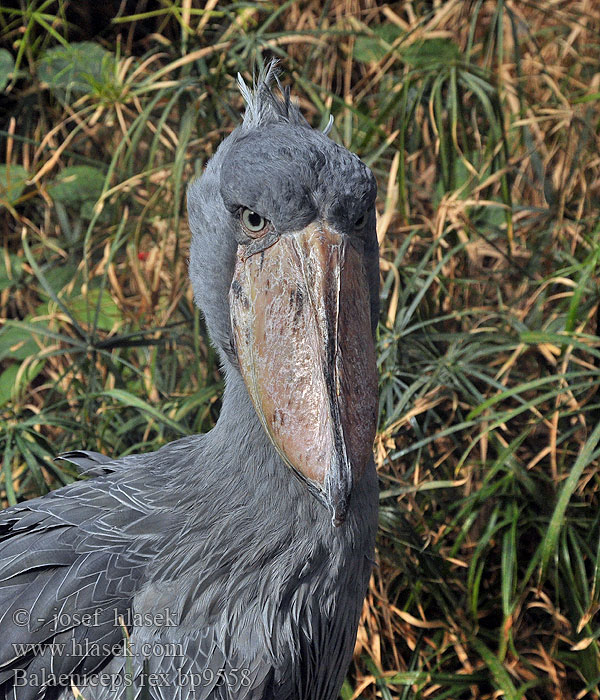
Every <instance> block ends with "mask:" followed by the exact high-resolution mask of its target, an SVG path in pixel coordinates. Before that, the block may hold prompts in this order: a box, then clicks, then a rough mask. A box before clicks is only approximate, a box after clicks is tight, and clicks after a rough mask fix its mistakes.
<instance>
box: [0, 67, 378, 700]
mask: <svg viewBox="0 0 600 700" xmlns="http://www.w3.org/2000/svg"><path fill="white" fill-rule="evenodd" d="M273 73H274V71H273V69H272V68H271V69H269V70H268V71H266V73H265V74H263V75H262V76H261V77H260V78H259V81H258V83H257V84H256V85H255V86H254V88H253V90H252V91H251V90H250V89H249V88H248V87H246V86H245V84H244V83H243V82H242V81H241V80H240V85H241V90H242V93H243V95H244V98H245V100H246V103H247V104H246V111H245V116H244V120H243V123H242V124H241V125H240V126H239V127H238V128H236V129H235V130H234V131H233V132H232V134H231V135H230V136H228V137H227V138H226V139H225V140H224V141H223V143H222V144H221V146H220V147H219V149H218V150H217V152H216V154H215V155H214V157H213V158H212V160H210V162H209V163H208V165H207V167H206V170H205V172H204V174H203V175H202V177H201V178H200V179H199V180H197V181H196V182H193V183H192V184H191V186H190V187H189V191H188V209H189V222H190V227H191V230H192V234H193V235H192V243H191V255H190V277H191V282H192V285H193V288H194V293H195V299H196V301H197V303H198V305H199V306H200V308H201V310H202V312H203V313H204V316H205V319H206V324H207V327H208V330H209V332H210V335H211V338H212V341H213V343H214V345H215V347H216V349H217V351H218V354H219V357H220V360H221V363H222V368H223V371H224V374H225V378H226V388H225V393H224V397H223V406H222V410H221V414H220V417H219V420H218V422H217V424H216V426H215V427H214V428H213V429H212V430H211V431H210V432H209V433H207V434H205V435H195V436H193V437H186V438H183V439H181V440H177V441H175V442H172V443H170V444H168V445H166V446H165V447H163V448H162V449H160V450H158V451H157V452H154V453H152V454H144V455H130V456H127V457H124V458H121V459H114V460H113V459H109V458H107V457H103V456H101V455H99V454H98V453H93V452H84V451H77V452H72V453H68V454H67V455H65V456H64V458H66V459H70V460H71V461H73V462H74V463H75V464H77V465H78V467H79V468H80V470H81V471H83V472H87V474H88V476H90V477H91V478H88V479H86V480H81V481H79V482H77V483H74V484H71V485H69V486H66V487H64V488H61V489H58V490H57V491H55V492H53V493H50V494H48V495H46V496H43V497H41V498H37V499H35V500H31V501H29V502H25V503H21V504H18V505H16V506H13V507H11V508H8V509H7V510H5V511H3V513H2V514H1V515H0V632H1V634H0V697H4V698H15V699H16V700H33V699H35V698H62V699H64V698H66V697H71V693H72V690H71V684H73V685H74V686H76V687H77V688H78V689H79V690H80V691H81V693H82V694H83V697H84V698H85V700H103V699H105V698H106V700H109V699H110V700H114V699H117V700H126V699H127V700H129V698H135V697H139V698H156V699H162V698H164V699H169V700H170V699H177V698H181V699H182V700H187V699H189V700H204V699H208V698H210V699H222V700H225V699H233V698H235V699H236V700H245V699H249V698H252V699H259V698H260V699H262V700H333V699H334V698H336V697H337V695H338V691H339V689H340V686H341V684H342V681H343V679H344V675H345V673H346V671H347V668H348V664H349V662H350V659H351V656H352V651H353V647H354V643H355V638H356V630H357V625H358V620H359V615H360V612H361V608H362V604H363V599H364V596H365V592H366V589H367V585H368V579H369V575H370V572H371V567H372V563H373V548H374V538H375V530H376V523H377V482H376V473H375V467H374V463H373V455H372V444H373V438H374V434H375V423H376V414H377V379H376V364H375V354H374V343H373V332H374V329H375V324H376V322H377V312H378V248H377V237H376V234H375V209H374V201H375V194H376V185H375V180H374V177H373V175H372V173H371V172H370V170H369V169H368V168H367V167H366V166H365V165H364V164H363V163H362V162H361V161H360V160H359V159H358V158H357V156H355V155H353V154H352V153H350V152H349V151H347V150H346V149H345V148H343V147H341V146H339V145H338V144H336V143H334V142H333V141H332V140H330V138H329V137H328V136H327V135H326V134H324V133H321V132H319V131H316V130H313V129H312V128H311V127H310V126H309V124H308V122H307V121H306V120H305V119H304V118H303V116H302V115H301V114H300V111H299V109H298V107H297V106H296V105H295V104H294V103H293V102H292V101H291V100H290V97H289V92H287V91H284V92H283V97H279V96H278V93H277V94H275V93H274V92H273V90H272V88H271V83H272V81H273V79H274V77H275V76H274V75H273ZM121 623H122V624H121ZM125 630H126V635H127V638H128V641H127V642H126V641H125ZM125 646H127V647H128V651H129V656H127V655H126V653H125V649H124V647H125Z"/></svg>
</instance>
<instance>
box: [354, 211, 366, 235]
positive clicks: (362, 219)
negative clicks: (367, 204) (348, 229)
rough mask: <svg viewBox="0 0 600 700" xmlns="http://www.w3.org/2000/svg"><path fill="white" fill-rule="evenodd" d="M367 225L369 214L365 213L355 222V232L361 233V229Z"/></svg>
mask: <svg viewBox="0 0 600 700" xmlns="http://www.w3.org/2000/svg"><path fill="white" fill-rule="evenodd" d="M366 223H367V212H363V213H362V214H361V215H360V216H359V217H358V219H356V221H355V222H354V230H355V231H360V229H362V228H364V227H365V224H366Z"/></svg>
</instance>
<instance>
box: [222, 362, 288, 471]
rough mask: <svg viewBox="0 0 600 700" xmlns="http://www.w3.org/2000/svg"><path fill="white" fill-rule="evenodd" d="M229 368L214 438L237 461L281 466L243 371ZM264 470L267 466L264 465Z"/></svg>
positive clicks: (228, 365) (227, 367)
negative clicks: (251, 396) (231, 453)
mask: <svg viewBox="0 0 600 700" xmlns="http://www.w3.org/2000/svg"><path fill="white" fill-rule="evenodd" d="M224 369H225V391H224V394H223V403H222V408H221V413H220V415H219V419H218V421H217V424H216V426H215V427H214V428H213V430H212V431H211V433H210V434H211V436H214V439H215V440H216V441H218V442H219V444H221V445H222V446H223V447H224V448H225V449H226V450H229V451H231V452H233V453H234V454H235V457H236V460H235V461H243V462H244V463H246V462H247V461H251V462H254V461H255V460H256V459H257V458H259V459H261V460H262V461H263V463H264V462H265V461H266V462H269V463H273V464H275V463H279V462H281V458H280V457H279V455H278V454H277V451H276V450H275V448H274V447H273V445H272V443H271V441H270V440H269V438H268V436H267V434H266V432H265V429H264V428H263V426H262V424H261V422H260V419H259V417H258V415H257V414H256V410H255V408H254V405H253V403H252V399H251V398H250V395H249V394H248V390H247V389H246V385H245V383H244V380H243V379H242V376H241V375H240V373H239V371H238V370H237V369H236V368H234V367H233V366H232V365H231V364H229V362H227V363H226V364H225V366H224ZM263 469H264V464H263Z"/></svg>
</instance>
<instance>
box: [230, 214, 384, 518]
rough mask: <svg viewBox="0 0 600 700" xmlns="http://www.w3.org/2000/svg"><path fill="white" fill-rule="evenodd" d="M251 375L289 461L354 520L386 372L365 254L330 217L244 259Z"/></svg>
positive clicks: (234, 301) (244, 330)
mask: <svg viewBox="0 0 600 700" xmlns="http://www.w3.org/2000/svg"><path fill="white" fill-rule="evenodd" d="M230 308H231V322H232V327H233V332H234V337H235V343H236V350H237V357H238V361H239V366H240V370H241V372H242V376H243V378H244V381H245V383H246V386H247V388H248V391H249V393H250V396H251V398H252V402H253V403H254V407H255V409H256V412H257V414H258V416H259V418H260V420H261V421H262V424H263V426H264V428H265V430H266V431H267V433H268V435H269V437H270V438H271V441H272V442H273V444H274V445H275V447H276V449H277V451H278V452H279V454H280V455H281V457H282V458H283V460H284V461H285V462H286V463H287V464H288V465H289V466H290V467H291V468H292V469H293V470H294V471H295V472H296V474H297V475H299V476H300V477H301V478H302V479H303V480H305V481H306V482H307V483H308V485H309V487H310V488H311V490H312V491H313V492H314V493H315V495H317V496H318V497H319V498H320V499H321V500H322V501H323V502H324V503H325V504H326V505H327V506H328V507H329V508H330V510H331V512H332V514H333V522H334V524H335V525H340V524H341V523H343V522H344V519H345V517H346V512H347V509H348V503H349V499H350V493H351V490H352V485H353V484H354V483H355V482H356V481H358V479H360V477H361V475H362V473H363V471H364V469H365V467H366V466H367V463H368V462H369V460H370V459H371V457H372V449H373V439H374V437H375V428H376V421H377V373H376V365H375V350H374V345H373V338H372V335H371V318H370V302H369V288H368V282H367V278H366V274H365V269H364V265H363V262H362V258H361V255H360V253H359V252H358V251H357V250H356V249H355V248H354V247H353V245H352V244H351V242H350V240H349V238H348V237H347V236H345V235H343V234H340V233H337V232H336V231H334V230H333V229H332V228H330V227H328V226H327V225H325V224H323V223H312V224H310V225H309V226H307V227H306V228H305V229H303V230H302V231H298V232H296V233H291V234H285V235H282V236H281V237H280V238H279V239H278V240H277V242H276V243H274V244H273V245H271V246H270V247H268V248H266V249H265V250H262V251H261V252H258V253H255V254H253V255H250V256H249V257H248V258H244V251H243V249H242V248H240V252H239V254H238V260H237V264H236V268H235V273H234V277H233V282H232V284H231V291H230Z"/></svg>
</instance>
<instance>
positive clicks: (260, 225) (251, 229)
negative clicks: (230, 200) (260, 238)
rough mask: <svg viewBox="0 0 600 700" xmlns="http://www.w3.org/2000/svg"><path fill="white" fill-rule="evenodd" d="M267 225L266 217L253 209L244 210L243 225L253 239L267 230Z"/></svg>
mask: <svg viewBox="0 0 600 700" xmlns="http://www.w3.org/2000/svg"><path fill="white" fill-rule="evenodd" d="M267 223H268V222H267V220H266V219H265V217H264V216H261V215H260V214H257V213H256V212H255V211H252V209H242V224H243V226H244V228H245V229H246V232H247V233H248V234H249V235H250V236H252V237H253V238H254V237H255V236H256V234H257V233H260V232H261V231H263V230H264V229H265V228H266V226H267ZM253 234H254V235H253Z"/></svg>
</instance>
